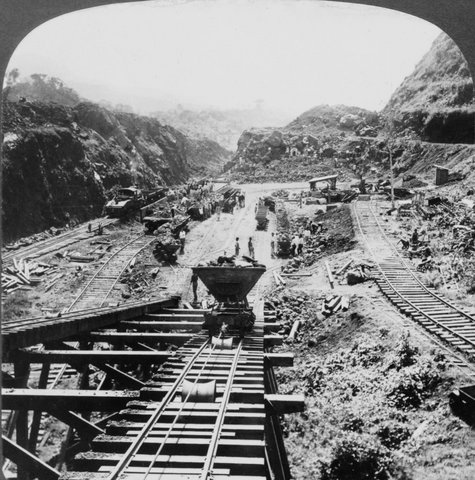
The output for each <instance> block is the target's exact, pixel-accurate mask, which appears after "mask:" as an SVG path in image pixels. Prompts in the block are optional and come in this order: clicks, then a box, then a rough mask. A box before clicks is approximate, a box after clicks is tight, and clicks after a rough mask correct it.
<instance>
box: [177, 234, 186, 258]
mask: <svg viewBox="0 0 475 480" xmlns="http://www.w3.org/2000/svg"><path fill="white" fill-rule="evenodd" d="M179 238H180V253H185V238H186V233H185V230H180V234H179Z"/></svg>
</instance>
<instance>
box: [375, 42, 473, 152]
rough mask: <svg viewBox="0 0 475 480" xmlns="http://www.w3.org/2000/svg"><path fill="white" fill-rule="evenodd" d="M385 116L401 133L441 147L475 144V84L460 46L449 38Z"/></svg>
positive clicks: (396, 95) (398, 94)
mask: <svg viewBox="0 0 475 480" xmlns="http://www.w3.org/2000/svg"><path fill="white" fill-rule="evenodd" d="M383 113H385V114H391V115H393V116H394V117H395V120H396V126H397V129H398V131H399V132H400V133H411V134H415V135H416V136H419V137H420V138H421V139H422V140H424V141H428V142H438V143H473V142H474V140H475V138H474V131H475V121H474V119H475V115H474V113H475V105H474V99H473V81H472V78H471V75H470V72H469V70H468V66H467V63H466V61H465V58H464V57H463V55H462V53H461V52H460V50H459V49H458V47H457V45H456V44H455V43H454V42H453V41H452V40H451V39H450V38H449V37H447V35H445V34H441V35H440V36H439V37H438V38H437V39H436V40H435V41H434V43H433V45H432V47H431V49H430V51H429V52H428V53H427V54H426V55H425V56H424V57H423V58H422V60H421V61H420V62H419V63H418V64H417V66H416V68H415V70H414V72H413V73H412V74H411V75H409V76H408V77H407V78H406V79H405V80H404V81H403V83H402V84H401V85H400V86H399V88H398V89H397V90H396V91H395V92H394V94H393V95H392V97H391V99H390V100H389V103H388V104H387V106H386V107H385V108H384V111H383Z"/></svg>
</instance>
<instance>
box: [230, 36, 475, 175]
mask: <svg viewBox="0 0 475 480" xmlns="http://www.w3.org/2000/svg"><path fill="white" fill-rule="evenodd" d="M388 119H392V121H391V122H388ZM388 124H394V127H395V128H394V129H393V128H390V129H389V130H392V132H391V133H389V134H388V128H387V125H388ZM474 135H475V104H474V99H473V81H472V78H471V76H470V72H469V70H468V67H467V63H466V61H465V59H464V57H463V55H462V54H461V52H460V50H459V49H458V47H457V46H456V44H455V43H454V42H453V41H452V40H451V39H450V38H449V37H447V36H446V35H445V34H441V35H440V36H439V37H438V38H437V39H436V40H435V41H434V43H433V45H432V47H431V49H430V50H429V52H428V53H427V54H426V55H425V56H424V57H423V58H422V60H421V61H420V62H419V63H418V65H417V66H416V67H415V69H414V72H413V73H412V74H411V75H409V76H408V77H407V78H405V79H404V81H403V82H402V84H401V85H400V86H399V87H398V88H397V90H396V91H395V92H394V94H393V95H392V97H391V99H390V101H389V102H388V104H387V106H386V107H385V108H384V109H383V111H382V112H380V113H375V112H368V111H366V110H363V109H360V108H357V107H347V106H342V105H337V106H327V105H323V106H318V107H315V108H312V109H310V110H308V111H307V112H304V113H303V114H301V115H300V116H299V117H297V118H296V119H295V120H294V121H293V122H291V123H290V124H289V125H287V126H286V127H285V128H283V129H273V128H268V129H262V128H261V129H251V130H247V131H245V132H243V134H242V135H241V137H240V139H239V142H238V151H237V153H236V155H235V156H234V157H233V161H232V162H229V164H227V167H228V168H229V170H230V171H229V174H228V175H229V176H230V177H232V178H236V179H237V180H240V181H244V182H245V181H252V180H255V181H266V179H270V178H271V179H273V180H279V179H280V180H284V179H285V178H288V177H289V176H290V175H292V178H294V179H299V180H305V179H308V178H311V177H312V176H316V175H319V174H326V173H330V172H331V171H335V169H336V168H339V170H338V171H339V173H340V177H342V178H345V177H347V176H348V175H350V176H351V173H352V172H355V173H357V174H360V175H364V176H365V177H366V176H367V175H368V174H369V175H371V174H373V173H374V174H375V175H376V176H378V177H380V178H381V177H385V176H387V175H388V168H389V161H388V153H387V140H388V138H390V139H391V141H392V143H395V146H394V147H393V150H394V152H393V153H394V157H395V161H396V162H397V165H396V173H397V174H398V175H399V177H400V178H401V179H402V178H403V177H405V176H408V175H417V176H422V177H424V179H425V180H426V181H427V180H430V179H431V178H433V176H434V170H433V166H434V164H439V165H446V166H447V167H448V168H450V169H451V172H452V173H454V178H459V179H463V180H465V183H467V182H471V181H473V180H475V174H474V173H473V169H472V164H473V162H474V158H475V147H474V146H473V143H474V141H475V136H474ZM329 159H336V160H338V161H337V162H333V161H330V160H329ZM348 160H349V161H348ZM342 161H343V162H342Z"/></svg>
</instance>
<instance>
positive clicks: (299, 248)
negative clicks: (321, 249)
mask: <svg viewBox="0 0 475 480" xmlns="http://www.w3.org/2000/svg"><path fill="white" fill-rule="evenodd" d="M303 242H304V241H303V235H302V234H300V235H299V238H298V240H297V255H302V252H303Z"/></svg>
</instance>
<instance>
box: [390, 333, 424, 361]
mask: <svg viewBox="0 0 475 480" xmlns="http://www.w3.org/2000/svg"><path fill="white" fill-rule="evenodd" d="M418 357H419V349H418V348H417V347H416V346H414V345H411V343H410V342H409V333H408V332H407V331H406V332H403V333H402V334H401V336H400V338H399V341H398V343H397V345H396V348H395V349H394V353H393V354H392V356H391V358H390V360H389V362H388V368H396V369H397V370H400V369H401V368H404V367H410V366H411V365H414V364H415V363H416V362H417V358H418Z"/></svg>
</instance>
